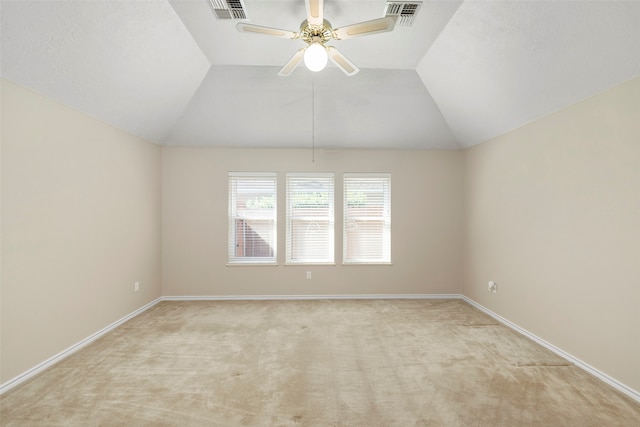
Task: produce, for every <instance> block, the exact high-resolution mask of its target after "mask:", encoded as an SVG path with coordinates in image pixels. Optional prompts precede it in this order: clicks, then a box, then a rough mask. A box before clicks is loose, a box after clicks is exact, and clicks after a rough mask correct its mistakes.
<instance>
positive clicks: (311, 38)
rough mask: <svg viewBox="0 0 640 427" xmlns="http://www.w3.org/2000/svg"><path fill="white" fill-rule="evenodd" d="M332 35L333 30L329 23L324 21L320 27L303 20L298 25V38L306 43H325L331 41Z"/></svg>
mask: <svg viewBox="0 0 640 427" xmlns="http://www.w3.org/2000/svg"><path fill="white" fill-rule="evenodd" d="M332 35H333V28H331V23H330V22H329V21H327V20H326V19H324V20H323V23H322V25H313V24H309V22H308V21H307V20H306V19H305V20H304V21H302V24H300V38H301V39H302V40H303V41H304V42H306V43H313V42H319V43H322V44H324V43H326V42H328V41H329V39H331V37H332Z"/></svg>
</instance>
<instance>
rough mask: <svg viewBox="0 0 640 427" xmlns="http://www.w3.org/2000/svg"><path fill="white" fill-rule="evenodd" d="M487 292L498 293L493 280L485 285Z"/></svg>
mask: <svg viewBox="0 0 640 427" xmlns="http://www.w3.org/2000/svg"><path fill="white" fill-rule="evenodd" d="M487 290H489V291H490V292H493V293H494V294H495V293H496V292H498V284H497V283H496V282H494V281H493V280H492V281H490V282H489V283H488V284H487Z"/></svg>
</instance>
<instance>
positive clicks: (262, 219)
mask: <svg viewBox="0 0 640 427" xmlns="http://www.w3.org/2000/svg"><path fill="white" fill-rule="evenodd" d="M276 188H277V176H276V174H275V173H269V172H264V173H245V172H229V263H230V264H251V263H264V264H275V263H276V262H277V258H276V256H277V255H276V247H277V245H276V240H277V231H276V230H277V228H276V225H277V224H276V222H277V209H276V200H277V197H276V196H277V192H276Z"/></svg>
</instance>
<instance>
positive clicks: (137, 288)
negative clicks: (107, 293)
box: [133, 282, 140, 292]
mask: <svg viewBox="0 0 640 427" xmlns="http://www.w3.org/2000/svg"><path fill="white" fill-rule="evenodd" d="M139 290H140V282H136V283H134V284H133V292H138V291H139Z"/></svg>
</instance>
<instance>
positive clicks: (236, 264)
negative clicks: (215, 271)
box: [225, 262, 279, 267]
mask: <svg viewBox="0 0 640 427" xmlns="http://www.w3.org/2000/svg"><path fill="white" fill-rule="evenodd" d="M278 265H279V264H278V263H266V262H234V263H226V264H225V266H227V267H277V266H278Z"/></svg>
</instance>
